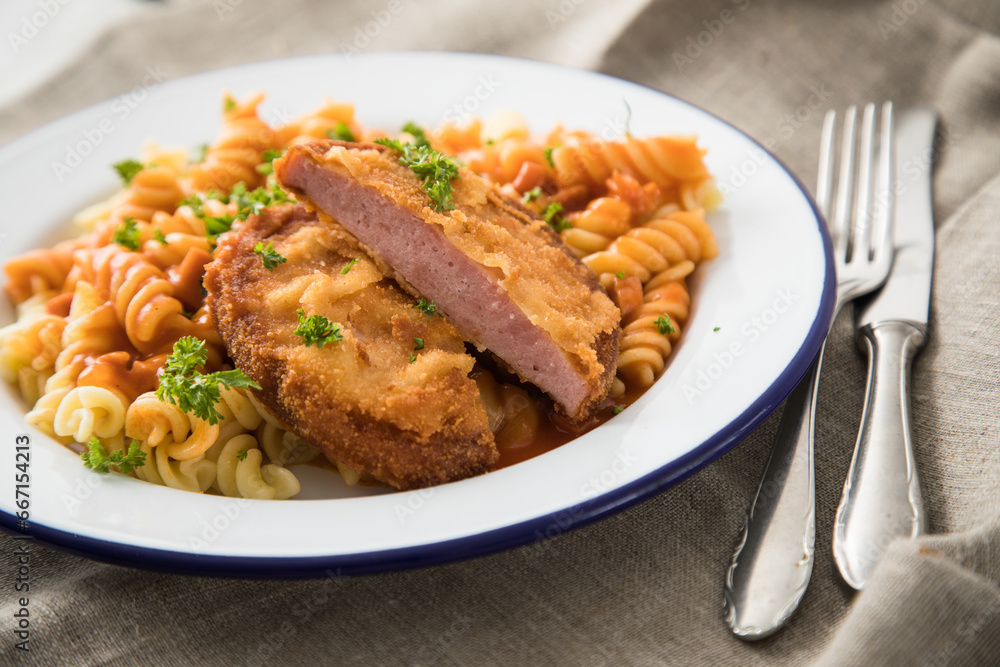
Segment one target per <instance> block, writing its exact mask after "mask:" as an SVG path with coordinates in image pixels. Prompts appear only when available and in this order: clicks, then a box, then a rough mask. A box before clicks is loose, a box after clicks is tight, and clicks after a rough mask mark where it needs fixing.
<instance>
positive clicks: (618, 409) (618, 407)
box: [611, 405, 625, 415]
mask: <svg viewBox="0 0 1000 667" xmlns="http://www.w3.org/2000/svg"><path fill="white" fill-rule="evenodd" d="M624 409H625V406H624V405H616V406H615V407H613V408H611V414H613V415H617V414H620V413H621V411H622V410H624Z"/></svg>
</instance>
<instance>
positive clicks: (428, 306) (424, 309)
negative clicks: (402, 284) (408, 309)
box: [413, 299, 444, 317]
mask: <svg viewBox="0 0 1000 667" xmlns="http://www.w3.org/2000/svg"><path fill="white" fill-rule="evenodd" d="M413 307H414V308H416V309H417V310H419V311H420V312H421V313H423V314H424V315H428V316H431V317H433V316H434V315H437V316H438V317H444V315H442V314H441V313H439V312H438V310H437V306H435V305H434V302H433V301H428V300H427V299H421V300H420V301H417V303H416V304H415V305H414V306H413Z"/></svg>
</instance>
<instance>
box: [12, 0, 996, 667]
mask: <svg viewBox="0 0 1000 667" xmlns="http://www.w3.org/2000/svg"><path fill="white" fill-rule="evenodd" d="M403 5H404V6H405V12H403V13H402V14H401V15H400V18H399V19H398V20H394V21H393V22H391V23H390V24H389V25H387V26H385V28H384V29H383V30H381V31H380V32H379V34H377V35H376V36H375V37H374V38H373V39H372V41H371V43H370V44H367V45H366V46H365V48H367V49H402V48H415V49H443V50H466V51H484V52H493V53H503V54H508V55H518V56H526V57H533V58H538V59H542V60H549V61H555V62H563V63H566V64H574V65H578V66H583V67H591V68H595V69H599V70H602V71H605V72H608V73H610V74H613V75H617V76H620V77H623V78H627V79H631V80H635V81H638V82H641V83H644V84H646V85H649V86H652V87H655V88H658V89H661V90H664V91H667V92H670V93H672V94H675V95H678V96H680V97H682V98H685V99H688V100H690V101H692V102H694V103H696V104H699V105H700V106H702V107H704V108H706V109H708V110H710V111H712V112H714V113H716V114H718V115H719V116H721V117H723V118H725V119H727V120H729V121H731V122H733V123H734V124H735V125H737V126H738V127H740V128H742V129H744V130H745V131H747V132H748V133H750V134H751V135H752V136H754V137H756V138H757V139H758V140H760V141H762V142H768V141H769V142H770V143H769V145H771V146H772V148H773V150H774V151H775V152H776V153H777V155H778V156H779V157H780V158H781V159H782V160H784V161H785V162H786V163H787V164H788V165H790V167H791V168H792V169H793V170H794V171H795V172H796V173H797V174H798V175H799V177H800V178H801V179H802V180H803V181H804V182H806V183H810V182H812V181H814V180H815V162H816V147H817V146H818V141H819V126H820V120H821V117H822V111H823V110H824V109H826V108H828V107H843V106H846V105H848V104H851V103H859V102H865V101H869V100H874V101H879V100H882V99H892V100H894V101H895V102H896V103H897V104H899V105H900V106H906V105H909V104H922V105H928V106H932V107H935V108H936V109H938V110H939V112H940V113H941V117H942V128H943V133H942V138H941V141H940V145H939V151H938V155H937V157H938V161H937V165H936V168H935V177H934V184H935V197H936V200H935V202H936V203H935V212H936V217H937V225H938V235H937V242H938V248H937V257H936V266H935V270H936V274H935V287H934V295H933V303H932V313H931V333H930V339H929V343H928V346H927V348H926V349H924V351H923V352H922V353H921V354H920V356H919V357H918V358H917V360H916V362H915V365H914V371H913V392H914V394H913V418H914V432H915V439H916V442H917V457H918V465H919V467H920V472H921V474H922V476H923V477H922V481H923V491H924V494H925V498H926V502H927V506H928V510H929V515H930V527H931V530H932V533H933V534H932V535H930V536H927V537H925V538H921V539H919V540H917V541H915V542H909V541H897V542H894V543H893V544H892V545H891V547H890V548H889V550H888V553H887V554H886V555H885V557H884V558H883V559H882V561H881V562H880V564H879V565H878V567H877V569H876V572H875V573H874V575H873V578H872V580H871V583H870V585H869V588H868V589H867V590H866V591H865V592H863V593H861V594H853V593H852V592H850V591H849V590H847V589H846V588H845V587H844V586H843V585H842V584H840V583H839V582H838V580H837V578H836V574H835V571H834V569H833V567H832V563H831V558H830V556H829V553H830V534H831V531H832V515H833V509H834V507H835V506H836V503H837V501H838V499H839V496H840V492H841V487H842V484H843V479H844V476H845V475H846V472H847V468H848V466H849V462H850V453H851V449H852V446H853V441H854V437H855V434H856V428H857V424H858V421H859V419H860V412H861V400H862V390H863V379H864V368H863V363H862V360H861V358H860V356H859V354H858V352H857V351H856V348H855V346H854V343H853V330H852V329H853V327H852V323H851V321H850V314H849V313H846V314H845V315H844V316H842V317H841V318H840V319H839V320H838V322H837V323H836V325H835V327H834V331H833V333H832V339H831V344H830V345H829V346H828V348H827V358H826V362H825V366H824V375H823V381H822V386H821V388H820V398H819V400H820V406H819V414H818V433H817V443H818V448H817V453H816V458H817V505H818V508H817V510H818V514H817V521H818V526H817V545H816V549H817V559H816V567H815V571H814V574H813V578H812V584H811V586H810V589H809V591H808V593H807V594H806V597H805V599H804V601H803V604H802V607H801V608H800V610H799V611H798V613H797V614H796V615H795V616H794V617H793V618H792V620H791V622H790V623H789V625H788V626H787V627H786V628H785V629H784V630H783V631H781V632H780V633H779V634H777V635H776V636H774V637H773V638H770V639H768V640H765V641H762V642H760V643H757V644H745V643H742V642H740V641H739V640H737V639H735V638H733V637H732V636H731V635H730V634H729V631H728V629H726V627H725V625H724V623H723V620H722V594H721V589H722V579H723V576H724V573H725V570H726V565H727V560H728V558H729V555H730V552H731V549H732V547H733V542H734V539H735V537H736V534H737V532H738V529H739V527H740V525H741V524H742V520H743V512H744V511H745V509H746V506H747V503H748V502H749V501H750V499H751V497H752V495H753V493H754V491H755V490H756V484H757V481H758V479H759V475H760V472H761V469H762V467H763V465H764V462H765V460H766V457H767V454H768V451H769V447H770V442H771V440H772V438H773V435H774V430H775V426H776V416H775V417H772V418H771V419H769V420H767V421H766V422H765V423H764V424H763V425H762V426H761V427H760V428H759V429H757V431H756V432H754V433H753V434H752V435H751V436H750V437H748V438H747V439H746V440H745V441H744V442H743V443H741V444H740V445H738V446H737V447H736V448H735V449H733V450H732V451H731V452H730V453H729V454H727V455H725V456H724V457H722V458H721V459H720V460H719V461H717V462H716V463H713V464H712V465H710V466H708V467H707V468H705V469H704V470H702V471H701V472H699V473H698V474H696V475H694V476H692V477H691V478H690V479H688V480H686V481H685V482H683V483H681V484H679V485H677V486H675V487H673V488H671V489H668V490H666V491H665V492H663V493H662V494H660V495H658V496H656V497H655V498H652V499H650V500H648V501H647V502H644V503H642V504H640V505H638V506H636V507H633V508H631V509H629V510H627V511H625V512H623V513H621V514H619V515H617V516H614V517H612V518H609V519H607V520H604V521H601V522H599V523H597V524H594V525H591V526H588V527H586V528H582V529H579V530H576V531H571V532H569V533H566V534H564V535H561V536H559V537H556V538H555V539H552V540H548V541H545V542H540V543H538V544H535V545H531V546H527V547H523V548H519V549H514V550H512V551H508V552H504V553H500V554H496V555H493V556H488V557H484V558H479V559H476V560H472V561H467V562H460V563H455V564H451V565H445V566H440V567H435V568H430V569H425V570H417V571H410V572H399V573H392V574H386V575H379V576H369V577H360V578H355V579H340V580H321V581H291V582H287V581H247V580H224V579H211V578H196V577H185V576H180V575H165V574H156V573H149V572H142V571H137V570H131V569H127V568H122V567H117V566H112V565H105V564H100V563H95V562H91V561H88V560H84V559H81V558H78V557H75V556H70V555H66V554H62V553H57V552H53V551H48V550H44V549H41V548H38V549H35V550H34V552H33V558H34V562H33V570H32V571H33V573H34V576H35V577H36V580H35V582H34V584H33V587H32V613H33V614H34V617H33V626H32V627H33V630H34V632H33V635H32V637H33V639H32V641H33V644H32V646H33V653H32V654H31V656H30V657H29V658H28V659H24V656H17V655H15V654H14V653H13V651H12V648H11V647H12V644H13V642H12V640H11V635H10V634H9V633H8V632H7V631H6V629H7V627H8V626H9V625H10V623H11V618H12V614H13V612H14V609H15V605H14V601H13V600H12V599H10V597H9V596H7V595H6V593H5V595H4V597H3V601H2V602H0V628H3V630H4V632H3V633H2V635H0V636H3V638H4V639H3V646H2V647H0V663H4V662H8V661H14V660H19V661H23V662H24V663H25V664H40V665H41V664H44V665H63V664H65V665H75V664H107V665H131V664H206V665H253V664H471V665H480V664H482V665H492V664H497V665H500V664H503V665H529V664H530V665H535V664H566V665H653V664H677V665H812V664H822V665H934V666H942V665H991V664H1000V587H998V581H1000V460H998V458H1000V454H998V452H1000V448H998V446H997V445H998V440H1000V437H998V429H997V417H998V414H1000V409H998V406H997V401H996V397H997V391H996V390H997V384H998V380H1000V353H998V348H1000V334H998V333H997V328H996V326H995V321H996V317H995V313H996V304H997V302H998V299H1000V261H998V259H1000V225H998V224H997V222H996V220H995V219H996V217H997V214H998V211H1000V127H998V126H1000V37H998V36H997V32H998V31H1000V7H998V6H997V5H996V4H995V3H992V2H988V1H987V0H983V1H981V2H973V1H971V0H966V1H964V2H963V1H958V0H953V1H952V2H947V3H946V2H941V3H934V2H931V1H929V0H894V1H889V0H883V1H881V2H859V1H856V0H851V1H848V0H844V1H841V2H807V1H805V0H799V1H784V2H780V1H777V0H771V1H769V2H768V1H765V0H731V1H730V0H710V1H707V2H695V1H694V0H689V1H687V2H681V1H677V2H652V3H644V2H641V1H639V0H635V1H633V2H628V3H611V2H607V3H601V2H598V0H589V2H586V1H584V0H561V1H557V0H549V1H546V2H541V3H531V2H528V1H527V0H523V1H519V2H507V3H502V4H501V3H489V2H476V3H469V2H459V1H458V0H449V1H441V2H427V3H419V4H418V3H409V2H404V3H403ZM382 8H383V5H382V4H380V3H373V4H364V3H361V2H347V3H321V2H318V1H317V2H308V1H306V0H298V1H296V2H288V3H281V4H280V5H279V4H278V3H268V2H265V1H264V0H243V1H242V2H240V1H239V0H219V1H217V2H214V3H207V2H201V3H196V2H180V1H177V2H174V3H171V4H169V5H168V6H166V7H164V8H154V9H150V10H149V12H147V14H148V15H147V16H146V17H145V18H139V19H136V20H133V21H131V22H129V23H128V24H124V25H121V26H119V27H117V28H115V29H113V30H111V31H110V32H108V34H106V35H105V36H104V37H102V38H101V39H100V41H99V42H98V43H96V44H95V45H94V46H93V48H92V49H91V50H90V52H89V53H88V54H86V57H83V58H80V59H79V60H78V61H76V62H75V63H74V64H72V65H70V66H69V67H67V69H66V70H64V71H63V72H62V73H61V74H60V75H58V76H56V77H55V78H54V79H53V80H51V81H48V82H46V83H45V84H44V85H43V86H42V87H40V88H39V89H38V90H37V91H35V92H34V93H32V94H30V95H28V96H27V97H25V98H24V99H23V100H21V101H19V102H18V103H17V104H15V105H10V106H9V107H7V108H4V109H0V141H2V142H6V141H10V140H11V139H13V138H15V137H17V136H19V135H20V134H22V133H23V132H25V131H28V130H30V129H32V128H33V127H36V126H38V125H39V124H41V123H43V122H45V121H48V120H51V119H54V118H56V117H59V116H62V115H64V114H66V113H68V112H71V111H73V110H75V109H76V108H79V107H81V106H84V105H86V104H89V103H93V102H97V101H100V100H103V99H106V98H108V97H111V96H113V95H116V94H120V93H121V92H123V91H125V90H128V89H130V88H131V87H133V86H134V85H136V83H137V82H139V81H141V79H142V77H143V75H144V71H145V70H144V68H145V67H147V66H154V65H155V66H156V67H159V68H160V71H162V72H164V73H165V75H166V76H167V77H169V78H173V77H176V76H181V75H185V74H189V73H194V72H198V71H202V70H206V69H212V68H215V67H219V66H224V65H230V64H235V63H241V62H252V61H256V60H263V59H268V58H272V57H281V56H286V55H298V54H306V53H326V52H337V51H338V50H339V49H341V47H342V45H343V44H345V43H347V44H350V43H351V40H353V39H354V38H355V36H356V33H355V28H356V27H357V26H358V25H363V24H364V23H365V22H367V21H368V20H370V18H371V12H372V11H377V10H379V9H382ZM727 12H728V13H727ZM692 43H693V44H694V45H695V46H694V47H692V46H691V45H692ZM262 87H266V82H262ZM719 178H720V179H721V180H725V179H726V178H727V175H725V174H720V175H719ZM0 544H2V545H3V550H4V552H5V553H7V554H10V553H11V552H12V551H13V549H14V546H13V541H12V540H11V539H10V538H9V537H7V536H0ZM13 573H14V569H13V568H11V567H10V566H9V562H8V566H5V567H3V568H0V584H2V589H3V590H4V591H10V590H12V588H13V578H14V574H13Z"/></svg>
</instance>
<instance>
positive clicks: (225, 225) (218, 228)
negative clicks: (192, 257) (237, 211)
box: [202, 215, 236, 238]
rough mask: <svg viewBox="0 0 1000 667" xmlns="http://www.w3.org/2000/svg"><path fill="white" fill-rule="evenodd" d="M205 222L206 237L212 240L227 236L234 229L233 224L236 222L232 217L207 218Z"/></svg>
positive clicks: (209, 216)
mask: <svg viewBox="0 0 1000 667" xmlns="http://www.w3.org/2000/svg"><path fill="white" fill-rule="evenodd" d="M202 220H204V221H205V235H206V236H209V237H211V238H215V237H217V236H220V235H222V234H225V233H226V232H228V231H229V230H230V229H232V227H233V222H234V221H235V220H236V218H235V217H233V216H231V215H223V216H218V217H216V216H211V215H208V216H205V217H203V218H202Z"/></svg>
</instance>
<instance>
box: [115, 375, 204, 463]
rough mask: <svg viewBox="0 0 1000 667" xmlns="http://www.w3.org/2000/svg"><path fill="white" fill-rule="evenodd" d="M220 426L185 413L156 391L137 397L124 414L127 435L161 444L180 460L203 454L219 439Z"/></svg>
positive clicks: (146, 441)
mask: <svg viewBox="0 0 1000 667" xmlns="http://www.w3.org/2000/svg"><path fill="white" fill-rule="evenodd" d="M219 429H220V425H219V424H210V423H208V421H206V420H204V419H199V418H198V417H195V416H194V415H189V414H185V413H184V412H182V411H181V410H180V408H178V407H177V406H175V405H173V404H172V403H166V402H164V401H161V400H160V399H158V398H157V397H156V394H154V393H153V392H146V393H145V394H142V395H140V396H139V397H138V398H136V400H135V401H133V403H132V404H131V405H130V406H129V407H128V410H127V412H126V416H125V435H127V436H128V437H129V438H132V439H133V440H136V441H138V442H140V443H146V444H148V445H149V446H150V447H162V448H164V449H166V452H167V454H168V455H169V456H170V458H172V459H175V460H178V461H187V460H191V459H195V458H198V457H201V456H203V455H204V454H205V452H207V451H208V449H209V447H211V446H212V445H213V444H215V442H216V440H217V439H218V437H219Z"/></svg>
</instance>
